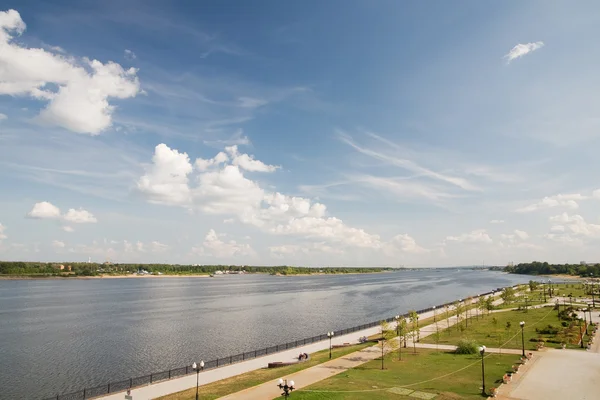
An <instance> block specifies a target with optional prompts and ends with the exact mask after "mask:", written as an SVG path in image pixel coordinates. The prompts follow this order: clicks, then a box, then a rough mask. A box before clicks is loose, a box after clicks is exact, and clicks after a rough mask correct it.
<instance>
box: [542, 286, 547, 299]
mask: <svg viewBox="0 0 600 400" xmlns="http://www.w3.org/2000/svg"><path fill="white" fill-rule="evenodd" d="M542 292H543V293H544V303H545V302H546V287H545V286H544V281H542Z"/></svg>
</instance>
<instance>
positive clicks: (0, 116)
mask: <svg viewBox="0 0 600 400" xmlns="http://www.w3.org/2000/svg"><path fill="white" fill-rule="evenodd" d="M7 118H8V117H7V116H6V114H2V113H0V121H3V120H5V119H7Z"/></svg>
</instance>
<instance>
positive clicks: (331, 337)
mask: <svg viewBox="0 0 600 400" xmlns="http://www.w3.org/2000/svg"><path fill="white" fill-rule="evenodd" d="M333 335H334V333H333V331H331V332H327V337H328V338H329V359H330V360H331V339H333Z"/></svg>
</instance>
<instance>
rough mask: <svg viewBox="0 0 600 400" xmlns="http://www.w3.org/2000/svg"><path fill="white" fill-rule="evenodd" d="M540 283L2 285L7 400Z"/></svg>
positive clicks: (0, 339) (246, 280)
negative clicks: (519, 284) (515, 285)
mask: <svg viewBox="0 0 600 400" xmlns="http://www.w3.org/2000/svg"><path fill="white" fill-rule="evenodd" d="M529 279H532V277H529V276H526V275H508V274H504V273H500V272H491V271H467V270H455V269H452V270H429V271H428V270H425V271H423V270H421V271H405V272H394V273H385V274H372V275H346V276H343V275H333V276H302V277H276V276H268V275H231V276H219V277H215V278H212V279H210V278H164V279H104V280H102V279H90V280H4V281H2V280H0V365H1V368H0V399H6V400H8V399H10V400H13V399H36V398H42V397H47V396H52V395H56V394H57V393H65V392H69V391H73V390H78V389H82V388H83V387H90V386H96V385H99V384H104V383H107V382H109V381H116V380H122V379H127V378H129V377H130V376H134V377H135V376H140V375H145V374H148V373H151V372H158V371H164V370H167V369H170V368H175V367H181V366H184V365H189V364H191V363H192V362H193V361H197V360H199V359H201V358H202V359H204V360H212V359H214V358H216V357H224V356H228V355H232V354H238V353H241V352H243V351H251V350H255V349H260V348H264V347H267V346H272V345H275V344H280V343H285V342H289V341H292V340H298V339H303V338H306V337H311V336H314V335H318V334H321V333H323V332H327V331H329V330H337V329H343V328H348V327H352V326H356V325H360V324H363V323H366V322H371V321H374V320H378V319H381V318H384V317H386V318H387V317H390V316H392V315H396V314H398V313H404V312H406V311H408V310H410V309H421V308H425V307H429V306H431V305H436V304H440V303H444V302H448V301H451V300H456V299H458V298H464V297H467V296H469V295H475V294H478V293H483V292H486V291H489V290H491V289H495V288H497V287H502V286H507V285H511V284H515V283H524V282H528V281H529Z"/></svg>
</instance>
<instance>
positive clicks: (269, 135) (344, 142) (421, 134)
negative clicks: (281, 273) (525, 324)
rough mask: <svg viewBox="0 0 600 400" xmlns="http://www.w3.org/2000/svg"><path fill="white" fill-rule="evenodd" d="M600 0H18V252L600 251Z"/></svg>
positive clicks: (297, 256)
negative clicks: (300, 0) (597, 0)
mask: <svg viewBox="0 0 600 400" xmlns="http://www.w3.org/2000/svg"><path fill="white" fill-rule="evenodd" d="M598 37H600V4H598V2H596V1H579V2H575V3H573V2H561V1H528V2H521V1H504V2H492V1H455V2H433V1H418V2H417V1H413V2H407V1H386V0H378V1H376V2H372V1H358V0H351V1H348V0H343V1H342V0H328V1H312V0H307V1H302V2H281V1H275V0H264V1H260V2H245V1H229V0H222V1H216V0H214V1H212V0H207V1H202V2H198V1H178V2H165V1H126V2H123V1H111V0H107V1H102V2H98V1H88V0H78V1H53V0H49V1H45V2H39V1H27V0H19V1H3V0H0V259H2V260H30V261H87V260H88V259H89V258H91V259H92V261H96V262H104V261H111V262H157V263H180V264H236V265H284V264H285V265H304V266H392V267H397V266H406V267H409V266H415V267H425V266H458V265H506V264H507V263H509V262H515V263H517V262H528V261H533V260H540V261H548V262H554V263H566V262H572V263H579V262H580V261H587V262H600V251H599V250H598V248H600V247H598V244H599V243H600V180H599V177H600V157H598V149H600V111H599V105H600V99H599V98H598V95H597V92H598V88H599V87H600V75H599V74H598V72H597V69H598V67H597V66H598V65H600V47H599V46H598V45H597V38H598Z"/></svg>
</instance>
